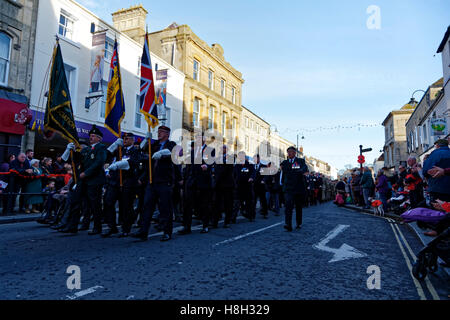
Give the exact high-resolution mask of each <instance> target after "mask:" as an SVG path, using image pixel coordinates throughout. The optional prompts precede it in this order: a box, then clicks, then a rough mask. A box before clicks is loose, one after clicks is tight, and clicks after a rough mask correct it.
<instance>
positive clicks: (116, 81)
mask: <svg viewBox="0 0 450 320" xmlns="http://www.w3.org/2000/svg"><path fill="white" fill-rule="evenodd" d="M124 117H125V101H124V99H123V92H122V79H121V77H120V64H119V52H118V50H117V40H115V41H114V52H113V55H112V57H111V66H110V72H109V82H108V92H107V94H106V107H105V127H106V128H107V129H108V130H109V131H111V132H112V134H114V135H115V136H116V137H118V138H120V133H121V132H120V123H121V122H122V120H123V118H124Z"/></svg>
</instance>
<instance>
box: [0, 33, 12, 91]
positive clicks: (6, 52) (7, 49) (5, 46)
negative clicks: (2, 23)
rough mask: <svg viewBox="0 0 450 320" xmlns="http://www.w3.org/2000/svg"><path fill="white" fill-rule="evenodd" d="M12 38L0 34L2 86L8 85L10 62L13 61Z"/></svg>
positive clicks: (0, 82)
mask: <svg viewBox="0 0 450 320" xmlns="http://www.w3.org/2000/svg"><path fill="white" fill-rule="evenodd" d="M11 42H12V41H11V38H10V37H9V36H8V35H7V34H6V33H4V32H0V84H1V85H4V86H7V85H8V76H9V61H10V59H11Z"/></svg>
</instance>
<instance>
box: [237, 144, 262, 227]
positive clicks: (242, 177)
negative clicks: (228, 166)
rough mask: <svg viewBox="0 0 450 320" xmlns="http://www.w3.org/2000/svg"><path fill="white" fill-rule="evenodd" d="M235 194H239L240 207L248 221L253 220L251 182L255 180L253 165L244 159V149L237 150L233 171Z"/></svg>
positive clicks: (254, 214) (254, 213)
mask: <svg viewBox="0 0 450 320" xmlns="http://www.w3.org/2000/svg"><path fill="white" fill-rule="evenodd" d="M233 176H234V179H235V184H236V189H237V194H238V196H239V201H240V208H241V210H244V212H245V213H244V214H242V215H243V216H244V217H246V218H247V219H249V220H250V221H254V220H255V216H256V212H255V210H254V209H255V208H254V194H253V182H254V180H255V176H256V172H255V167H254V166H253V165H251V164H250V163H249V162H248V160H247V159H246V155H245V152H244V151H241V152H239V154H238V156H237V160H236V165H235V166H234V173H233Z"/></svg>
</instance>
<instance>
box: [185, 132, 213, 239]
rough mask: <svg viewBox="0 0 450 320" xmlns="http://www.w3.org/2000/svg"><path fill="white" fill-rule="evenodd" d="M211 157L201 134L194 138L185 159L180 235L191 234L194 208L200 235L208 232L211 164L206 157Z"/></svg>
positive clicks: (211, 153)
mask: <svg viewBox="0 0 450 320" xmlns="http://www.w3.org/2000/svg"><path fill="white" fill-rule="evenodd" d="M208 154H210V155H211V156H214V155H213V152H212V151H211V149H209V148H207V146H206V143H205V140H204V139H203V137H202V135H201V134H198V135H197V136H196V138H195V143H194V142H193V143H192V144H191V152H190V154H189V155H188V159H186V160H187V161H186V162H187V163H186V168H185V170H184V177H183V180H184V181H185V190H184V191H185V192H184V197H185V208H184V212H183V229H182V230H180V231H179V232H178V234H180V235H185V234H189V233H191V226H192V215H193V213H194V210H195V208H198V211H199V213H200V218H201V219H202V222H203V229H202V231H201V233H208V232H209V228H208V226H209V222H210V218H211V213H210V211H211V210H210V200H211V197H212V194H213V193H212V164H211V165H210V164H207V163H206V158H207V155H208Z"/></svg>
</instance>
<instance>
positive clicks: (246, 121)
mask: <svg viewBox="0 0 450 320" xmlns="http://www.w3.org/2000/svg"><path fill="white" fill-rule="evenodd" d="M248 126H249V124H248V117H245V127H246V128H248Z"/></svg>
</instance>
